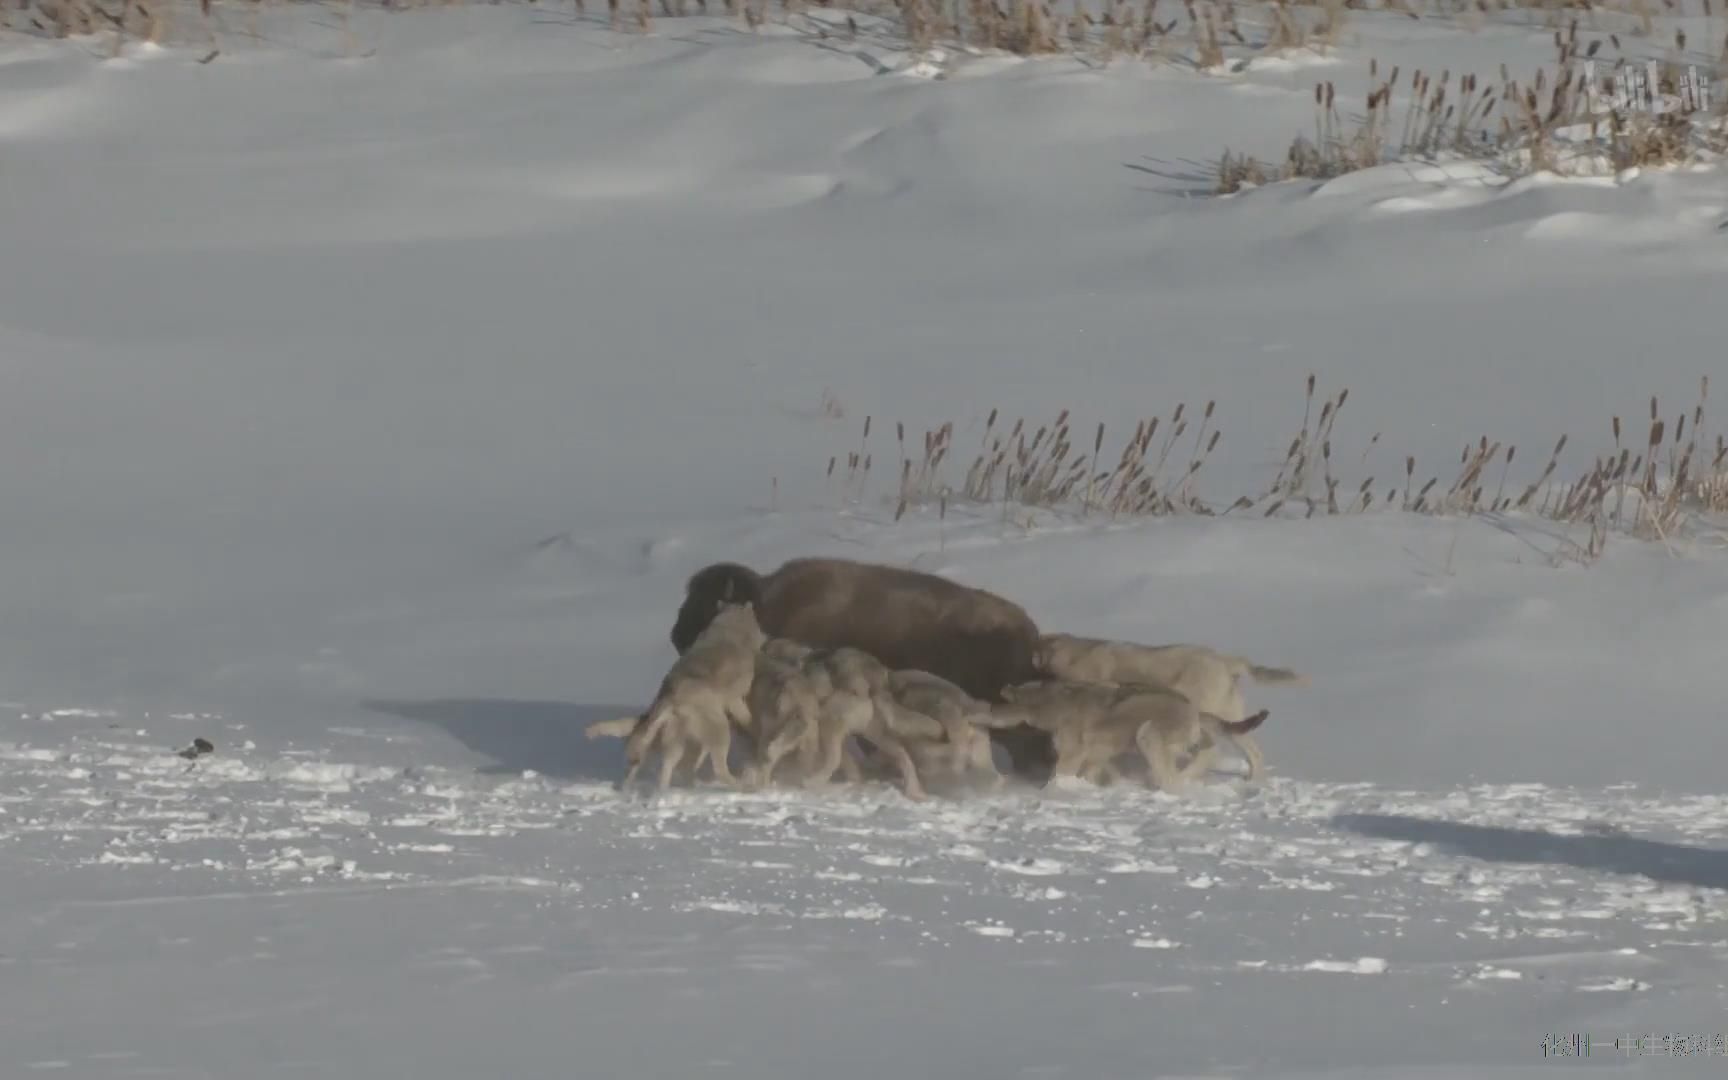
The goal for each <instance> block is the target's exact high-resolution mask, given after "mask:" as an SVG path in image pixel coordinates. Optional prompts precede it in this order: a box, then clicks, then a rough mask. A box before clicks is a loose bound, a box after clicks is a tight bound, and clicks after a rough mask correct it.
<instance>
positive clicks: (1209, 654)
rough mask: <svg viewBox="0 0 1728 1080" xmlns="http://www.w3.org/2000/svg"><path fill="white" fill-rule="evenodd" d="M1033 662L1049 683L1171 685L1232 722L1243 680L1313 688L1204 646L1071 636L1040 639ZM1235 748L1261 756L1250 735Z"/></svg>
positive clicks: (1239, 715)
mask: <svg viewBox="0 0 1728 1080" xmlns="http://www.w3.org/2000/svg"><path fill="white" fill-rule="evenodd" d="M1034 663H1035V664H1036V666H1037V667H1038V669H1039V670H1040V671H1041V672H1042V673H1043V674H1044V676H1045V677H1046V678H1051V679H1067V680H1072V681H1075V682H1089V683H1099V684H1102V685H1107V686H1112V685H1123V684H1128V683H1142V684H1152V685H1157V686H1167V687H1169V688H1170V689H1172V690H1175V691H1177V692H1178V693H1180V694H1182V695H1184V696H1185V697H1187V698H1188V699H1189V700H1190V701H1192V702H1193V703H1194V705H1195V707H1196V708H1198V709H1199V710H1200V711H1201V712H1206V713H1211V714H1212V715H1214V716H1217V717H1219V718H1221V719H1223V720H1226V721H1231V722H1234V721H1238V720H1242V719H1244V718H1245V717H1246V716H1247V715H1248V706H1247V703H1246V702H1245V701H1244V700H1243V697H1242V688H1241V682H1240V680H1241V679H1242V678H1243V677H1247V678H1249V679H1251V680H1253V681H1254V682H1256V683H1262V684H1267V685H1273V686H1280V685H1282V686H1307V685H1309V678H1308V676H1306V675H1302V674H1298V673H1297V672H1294V671H1291V670H1289V669H1288V668H1279V667H1265V666H1262V665H1260V664H1256V663H1254V662H1252V661H1250V660H1248V659H1247V658H1246V657H1241V656H1234V655H1231V654H1230V653H1225V652H1220V651H1219V650H1217V649H1212V648H1208V647H1207V646H1204V645H1141V644H1138V643H1136V642H1131V641H1111V640H1107V639H1104V638H1089V637H1078V636H1076V635H1073V634H1045V635H1043V636H1041V637H1040V638H1039V640H1038V647H1037V649H1036V651H1035V658H1034ZM1237 745H1238V746H1254V747H1255V753H1258V746H1257V744H1255V743H1253V741H1252V740H1251V739H1248V738H1247V737H1246V736H1244V738H1243V739H1240V740H1238V741H1237ZM1243 756H1244V757H1246V756H1247V751H1244V753H1243Z"/></svg>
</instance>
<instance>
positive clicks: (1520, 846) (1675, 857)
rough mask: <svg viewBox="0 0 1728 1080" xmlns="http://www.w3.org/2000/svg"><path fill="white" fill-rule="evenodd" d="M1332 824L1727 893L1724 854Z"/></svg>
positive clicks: (1494, 858) (1372, 818)
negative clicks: (1641, 876) (1640, 875)
mask: <svg viewBox="0 0 1728 1080" xmlns="http://www.w3.org/2000/svg"><path fill="white" fill-rule="evenodd" d="M1332 824H1334V825H1336V826H1338V827H1339V828H1341V829H1347V830H1349V831H1350V832H1354V833H1360V834H1362V835H1364V836H1372V837H1376V838H1379V839H1382V840H1405V841H1409V842H1411V843H1427V844H1433V845H1434V846H1435V847H1438V848H1444V849H1446V850H1448V851H1451V852H1453V853H1454V854H1458V855H1465V856H1469V857H1471V858H1476V859H1485V860H1488V861H1490V862H1516V863H1559V864H1562V865H1565V866H1575V867H1577V868H1579V869H1580V870H1596V871H1604V872H1607V873H1614V874H1642V875H1644V876H1645V877H1648V878H1651V879H1652V880H1655V881H1660V882H1665V883H1670V884H1680V885H1695V886H1700V887H1702V888H1707V889H1728V850H1722V849H1719V848H1703V847H1688V846H1687V845H1685V844H1670V843H1667V842H1665V841H1662V840H1642V839H1639V838H1638V837H1636V836H1626V835H1621V834H1614V833H1609V834H1604V835H1591V836H1563V835H1561V834H1559V833H1553V832H1548V831H1546V830H1543V829H1508V828H1504V827H1501V826H1497V825H1467V824H1463V823H1460V822H1452V821H1436V820H1432V819H1428V818H1417V817H1407V816H1404V815H1402V814H1339V815H1337V816H1335V817H1333V818H1332Z"/></svg>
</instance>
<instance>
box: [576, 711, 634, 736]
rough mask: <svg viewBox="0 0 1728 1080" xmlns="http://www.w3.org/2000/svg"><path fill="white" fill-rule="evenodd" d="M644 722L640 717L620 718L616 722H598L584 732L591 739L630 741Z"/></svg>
mask: <svg viewBox="0 0 1728 1080" xmlns="http://www.w3.org/2000/svg"><path fill="white" fill-rule="evenodd" d="M641 722H642V717H640V716H620V717H619V718H618V719H616V720H596V721H594V722H593V723H592V724H589V725H588V727H587V728H586V729H585V730H584V731H583V732H582V734H584V735H586V736H587V737H588V738H590V739H628V738H629V737H630V733H631V732H633V731H635V730H636V725H637V724H640V723H641Z"/></svg>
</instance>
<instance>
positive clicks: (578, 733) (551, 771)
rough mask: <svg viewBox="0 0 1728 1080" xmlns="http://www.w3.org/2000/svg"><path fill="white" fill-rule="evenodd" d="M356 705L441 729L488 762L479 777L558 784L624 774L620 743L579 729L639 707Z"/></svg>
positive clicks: (465, 702)
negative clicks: (530, 777) (526, 777)
mask: <svg viewBox="0 0 1728 1080" xmlns="http://www.w3.org/2000/svg"><path fill="white" fill-rule="evenodd" d="M361 706H362V707H363V708H366V709H370V710H371V711H373V712H379V713H385V714H388V715H390V716H400V717H403V718H405V719H408V720H417V721H420V722H422V723H427V724H431V725H433V726H434V727H439V728H443V729H444V730H445V731H447V732H449V733H450V734H451V735H452V736H454V737H455V738H456V739H457V741H459V742H461V743H462V744H463V745H464V746H466V747H468V749H470V750H473V751H475V752H476V753H480V754H484V755H486V756H487V757H489V758H491V759H492V760H493V762H494V764H492V765H489V766H484V767H482V768H481V770H480V771H481V772H483V773H489V774H499V773H511V774H516V773H521V772H523V771H524V770H526V769H533V770H534V771H535V772H537V773H539V774H541V775H542V776H549V777H553V778H555V779H560V780H598V781H604V782H608V783H610V782H611V781H613V780H616V779H617V778H618V777H620V776H622V775H624V743H623V740H621V739H589V738H587V737H586V736H585V735H584V733H583V729H584V728H586V727H587V726H588V725H589V724H591V723H593V722H594V721H596V720H611V719H614V718H616V717H620V716H634V715H636V714H637V713H639V712H641V709H642V707H641V706H640V705H576V704H573V703H570V702H565V701H514V700H510V699H507V698H439V699H435V700H430V701H392V700H371V701H363V702H361Z"/></svg>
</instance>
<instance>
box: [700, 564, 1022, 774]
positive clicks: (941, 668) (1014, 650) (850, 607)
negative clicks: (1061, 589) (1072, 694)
mask: <svg viewBox="0 0 1728 1080" xmlns="http://www.w3.org/2000/svg"><path fill="white" fill-rule="evenodd" d="M745 600H748V601H750V602H751V603H752V604H754V605H755V608H756V617H757V620H758V621H759V622H760V623H761V626H762V629H763V630H764V631H765V632H766V633H767V634H768V635H769V636H770V637H784V638H791V639H792V640H794V641H798V642H802V643H803V644H805V645H809V646H811V647H813V648H830V649H832V648H838V647H840V646H843V645H847V646H851V647H852V648H855V649H862V650H864V651H865V652H867V653H869V654H871V655H872V656H874V657H876V659H878V660H880V661H881V662H882V663H883V664H885V665H887V666H888V667H890V668H894V669H913V670H917V671H928V672H930V673H931V674H933V675H940V676H941V677H943V678H944V679H947V680H948V681H949V682H952V683H954V684H955V685H956V686H959V687H960V688H961V689H962V690H965V691H966V692H967V693H969V694H971V695H972V696H973V697H976V698H979V699H981V700H984V701H990V702H1000V701H1001V700H1002V688H1003V687H1005V686H1011V685H1013V684H1015V683H1020V682H1028V681H1032V680H1035V679H1039V678H1041V677H1042V675H1041V674H1040V673H1039V671H1038V670H1037V668H1036V666H1035V665H1034V657H1035V655H1036V652H1037V648H1038V626H1037V624H1035V623H1034V622H1033V621H1032V617H1031V616H1030V615H1028V614H1026V612H1025V610H1024V609H1022V608H1021V607H1020V606H1019V605H1018V604H1015V603H1013V602H1011V601H1009V600H1005V599H1003V598H1002V597H1000V596H997V595H996V594H995V593H990V592H986V591H984V590H983V589H975V588H972V587H970V586H967V585H962V584H960V583H959V582H956V581H950V580H949V579H947V578H944V577H938V576H937V575H935V574H927V573H923V572H921V571H918V570H903V569H901V568H899V567H896V566H882V565H879V564H876V563H863V562H854V561H852V560H850V559H792V560H790V561H788V562H786V563H785V564H783V565H782V566H781V567H780V568H779V569H777V570H775V571H773V572H772V573H769V574H759V573H757V572H756V571H754V570H752V569H750V568H749V567H747V566H741V565H739V564H738V563H728V562H722V563H714V564H713V565H711V566H705V567H703V568H702V569H700V570H698V571H696V573H695V574H693V575H692V576H691V578H690V581H689V583H688V584H687V585H686V586H685V593H684V604H683V606H682V607H680V608H679V609H678V620H677V622H675V623H674V624H673V626H672V635H671V636H672V645H673V647H674V648H676V649H677V650H678V652H679V653H680V654H682V653H683V652H684V650H686V649H688V648H689V647H690V645H691V643H692V642H694V641H695V640H696V636H697V635H698V634H700V633H701V632H702V631H703V629H704V628H706V627H707V625H708V623H709V621H710V620H712V619H713V618H714V615H715V613H716V612H718V611H719V609H720V605H721V604H722V603H728V602H730V603H737V602H741V601H745ZM990 735H991V737H992V738H993V739H995V740H996V742H997V743H998V744H999V745H1001V746H1002V747H1003V748H1004V749H1005V750H1006V751H1007V752H1008V755H1009V757H1010V759H1011V760H1012V761H1013V765H1014V772H1015V773H1017V774H1019V775H1021V776H1023V777H1026V778H1028V779H1034V780H1038V779H1042V778H1043V777H1044V776H1045V775H1047V774H1048V771H1049V768H1050V766H1051V764H1052V763H1053V762H1054V760H1055V754H1054V750H1053V748H1052V746H1051V743H1050V738H1049V736H1048V735H1047V734H1045V733H1043V732H1040V731H1037V730H1036V729H1033V728H1029V727H1021V728H1009V729H996V730H992V731H991V733H990Z"/></svg>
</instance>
